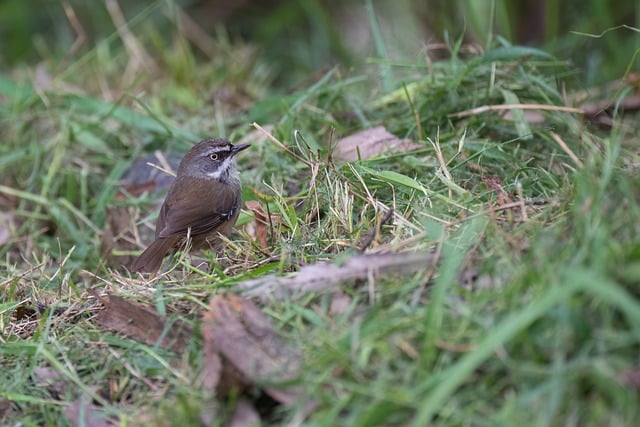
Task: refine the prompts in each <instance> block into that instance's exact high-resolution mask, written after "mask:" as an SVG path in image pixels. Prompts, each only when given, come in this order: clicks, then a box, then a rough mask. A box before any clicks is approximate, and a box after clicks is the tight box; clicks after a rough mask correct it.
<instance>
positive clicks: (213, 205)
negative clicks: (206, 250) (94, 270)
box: [131, 138, 249, 273]
mask: <svg viewBox="0 0 640 427" xmlns="http://www.w3.org/2000/svg"><path fill="white" fill-rule="evenodd" d="M248 146H249V144H242V145H236V146H234V145H232V144H231V143H230V142H229V141H227V140H226V139H223V138H214V139H207V140H204V141H201V142H199V143H197V144H196V145H194V146H193V148H191V150H189V152H188V153H187V154H186V155H185V156H184V158H183V159H182V161H181V162H180V166H179V167H178V172H177V174H176V180H175V181H174V183H173V185H172V186H171V188H170V189H169V192H168V193H167V197H166V198H165V200H164V203H163V204H162V207H161V208H160V214H159V215H158V221H157V222H156V235H155V240H154V242H153V243H151V245H149V247H148V248H147V249H145V251H144V252H142V254H140V256H139V257H138V258H137V259H136V260H135V261H134V262H133V264H132V266H131V271H133V272H141V273H154V272H156V271H158V270H159V269H160V266H161V265H162V260H163V258H164V257H165V255H166V254H167V252H169V251H170V250H171V249H172V248H176V247H179V246H181V245H183V244H184V241H185V239H186V237H187V236H189V237H190V238H191V247H192V248H194V249H196V248H201V247H208V246H211V245H213V244H215V243H216V240H219V239H218V238H217V237H218V233H221V234H224V235H227V234H229V233H230V232H231V229H232V228H233V225H234V224H235V222H236V220H237V219H238V214H239V213H240V207H241V206H242V188H241V185H240V178H239V177H238V172H237V171H236V163H235V159H234V157H235V155H236V154H237V153H239V152H240V151H241V150H244V149H245V148H247V147H248Z"/></svg>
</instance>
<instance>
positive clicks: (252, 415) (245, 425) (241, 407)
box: [229, 399, 263, 427]
mask: <svg viewBox="0 0 640 427" xmlns="http://www.w3.org/2000/svg"><path fill="white" fill-rule="evenodd" d="M261 425H263V424H262V423H261V422H260V415H258V411H256V409H255V408H254V407H253V405H252V404H251V403H249V402H247V401H246V400H242V399H241V400H239V401H238V402H237V403H236V406H235V408H233V414H232V415H231V419H230V420H229V427H258V426H261Z"/></svg>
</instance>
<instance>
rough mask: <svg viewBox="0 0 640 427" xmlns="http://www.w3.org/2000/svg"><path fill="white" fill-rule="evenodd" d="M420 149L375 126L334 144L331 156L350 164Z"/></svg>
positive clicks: (419, 146) (412, 143)
mask: <svg viewBox="0 0 640 427" xmlns="http://www.w3.org/2000/svg"><path fill="white" fill-rule="evenodd" d="M420 148H423V145H421V144H418V143H415V142H413V141H411V140H410V139H400V138H398V137H397V136H395V135H393V134H392V133H390V132H388V131H387V129H385V127H384V126H376V127H374V128H370V129H365V130H363V131H360V132H356V133H354V134H351V135H349V136H346V137H344V138H342V139H341V140H339V141H338V143H337V144H336V147H335V149H334V150H333V153H332V155H333V157H336V158H338V159H341V160H346V161H348V162H350V161H354V160H358V159H368V158H370V157H374V156H377V155H378V154H380V153H383V152H392V153H404V152H407V151H412V150H417V149H420Z"/></svg>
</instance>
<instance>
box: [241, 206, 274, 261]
mask: <svg viewBox="0 0 640 427" xmlns="http://www.w3.org/2000/svg"><path fill="white" fill-rule="evenodd" d="M245 205H246V206H247V209H249V210H250V211H251V212H253V219H254V224H255V237H256V240H258V244H259V245H260V247H261V248H262V249H266V248H267V247H268V246H269V245H268V243H267V234H268V229H267V227H268V225H269V224H268V222H267V214H266V213H265V211H264V210H263V209H262V206H260V202H259V201H257V200H248V201H247V202H246V203H245Z"/></svg>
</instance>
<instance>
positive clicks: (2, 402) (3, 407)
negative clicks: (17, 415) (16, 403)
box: [0, 397, 13, 420]
mask: <svg viewBox="0 0 640 427" xmlns="http://www.w3.org/2000/svg"><path fill="white" fill-rule="evenodd" d="M12 412H13V408H12V406H11V400H9V399H6V398H4V397H3V398H0V420H4V419H5V418H8V417H9V415H11V413H12Z"/></svg>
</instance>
